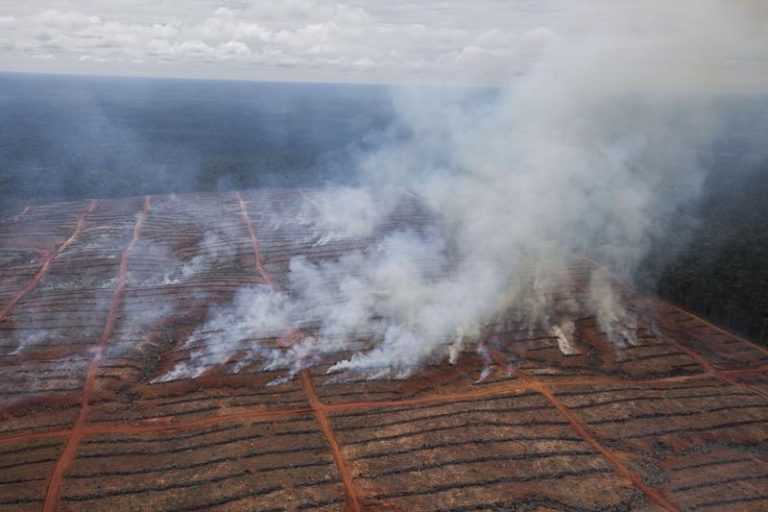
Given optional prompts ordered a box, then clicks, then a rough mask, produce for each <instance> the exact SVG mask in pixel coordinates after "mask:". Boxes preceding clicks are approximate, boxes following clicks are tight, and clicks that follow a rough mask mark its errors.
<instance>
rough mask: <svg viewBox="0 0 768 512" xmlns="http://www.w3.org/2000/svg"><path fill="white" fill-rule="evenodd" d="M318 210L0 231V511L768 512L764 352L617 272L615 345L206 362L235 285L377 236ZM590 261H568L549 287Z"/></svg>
mask: <svg viewBox="0 0 768 512" xmlns="http://www.w3.org/2000/svg"><path fill="white" fill-rule="evenodd" d="M312 205H313V191H312V190H298V189H296V190H254V191H246V192H241V193H226V194H225V193H222V194H195V195H182V196H158V197H146V198H134V199H120V200H104V201H102V200H97V201H79V202H73V203H62V204H54V205H47V206H32V207H29V208H26V209H25V210H24V211H22V212H20V213H19V214H18V215H16V216H14V217H12V218H9V219H6V220H4V221H1V222H0V509H1V510H4V511H5V510H8V511H12V512H15V511H32V510H35V511H37V510H43V511H49V512H52V511H55V510H60V511H92V510H109V511H116V512H120V511H175V512H182V511H190V512H191V511H203V510H222V511H278V510H284V511H300V510H327V511H332V510H337V511H341V510H350V511H361V510H369V511H378V510H384V511H403V512H408V511H435V512H437V511H453V512H459V511H488V512H490V511H568V512H586V511H660V510H666V511H688V510H690V511H699V510H702V511H707V510H712V511H723V510H724V511H734V512H735V511H763V510H768V372H767V370H768V352H767V351H766V350H765V349H764V348H761V347H758V346H756V345H753V344H751V343H750V342H748V341H747V340H744V339H741V338H739V337H737V336H734V335H732V334H729V333H727V332H725V331H722V330H720V329H719V328H717V327H716V326H713V325H711V324H709V323H707V322H705V321H704V320H702V319H700V318H697V317H695V316H693V315H691V314H689V313H687V312H685V311H682V310H680V309H678V308H676V307H674V306H671V305H669V304H666V303H663V302H661V301H658V300H655V299H653V298H648V297H643V296H640V295H639V294H637V293H636V292H635V291H633V290H631V289H629V288H627V287H626V286H624V285H623V284H621V283H620V282H618V281H617V280H613V281H611V282H612V286H613V287H614V288H615V290H616V293H619V294H621V295H622V297H623V299H624V300H625V301H626V302H627V303H629V304H630V307H631V309H632V310H633V312H634V313H636V315H637V317H638V318H641V319H643V325H641V328H640V329H639V337H638V340H637V343H635V344H629V345H627V346H623V347H617V346H616V345H615V344H612V343H611V342H609V341H608V339H607V336H606V334H605V333H604V332H602V331H601V329H600V327H599V325H598V323H597V321H596V319H595V318H594V317H590V316H583V317H579V318H578V319H577V320H576V322H575V336H574V340H573V343H572V344H570V345H568V346H567V347H563V346H562V343H561V341H562V340H559V339H558V338H557V337H554V336H552V334H551V333H547V332H545V331H541V332H537V331H536V330H535V329H534V330H528V331H527V332H526V334H525V335H521V334H520V333H521V330H520V329H517V328H516V326H515V325H514V322H513V321H506V320H504V319H501V320H499V322H498V323H496V324H494V325H490V326H488V328H487V330H486V331H487V332H486V333H485V335H487V337H488V339H492V340H493V343H489V345H488V347H489V349H488V350H487V351H486V353H484V354H480V353H475V352H472V353H469V352H468V353H465V354H463V356H462V357H461V358H459V360H458V363H457V364H455V365H452V364H449V363H448V362H445V363H434V364H431V365H427V366H426V367H424V368H421V369H419V370H418V371H417V372H415V373H414V374H413V376H411V377H410V378H407V379H402V380H366V379H365V378H362V377H361V378H359V379H353V380H350V379H347V380H340V379H339V378H338V377H337V376H334V375H329V374H328V373H327V372H326V370H327V369H328V368H329V365H330V363H331V361H325V362H321V363H319V364H317V365H316V366H314V367H312V368H309V369H304V370H301V371H300V372H298V373H297V374H295V375H289V374H288V373H286V372H285V371H282V372H281V371H276V370H269V371H265V370H262V369H261V368H262V365H263V361H260V360H259V358H258V355H253V354H250V355H249V354H248V349H249V347H248V345H244V346H242V347H236V348H235V350H228V351H224V352H217V351H215V350H214V351H211V350H210V349H209V350H208V351H207V352H206V351H205V350H204V347H203V346H202V345H201V341H200V339H201V336H202V337H203V338H204V337H205V336H207V333H205V332H203V333H202V334H200V328H201V326H203V325H204V324H205V322H206V319H208V318H210V315H211V314H212V313H214V312H215V311H217V308H221V307H222V306H225V305H227V304H230V303H231V302H232V301H233V300H234V299H235V297H236V296H237V294H238V290H240V289H241V288H242V287H243V286H258V285H267V286H269V287H272V288H274V289H280V288H281V287H282V286H283V285H284V283H285V279H286V275H287V271H288V265H289V263H290V261H291V259H292V258H293V257H295V256H304V257H306V258H307V259H309V260H310V261H314V262H319V261H323V260H326V259H327V260H332V259H335V258H337V257H339V256H340V255H342V254H344V253H345V252H348V251H351V250H355V249H360V248H365V247H367V246H368V245H369V244H371V243H375V237H376V236H377V235H374V237H372V238H371V239H351V240H350V239H345V240H334V239H329V240H328V239H324V238H323V236H324V234H323V233H319V232H316V231H314V230H313V229H311V227H308V226H311V224H310V223H308V222H307V212H311V211H312ZM422 215H424V213H423V212H421V211H420V210H419V209H418V208H417V207H415V206H413V205H411V206H409V207H407V208H405V209H403V210H402V211H400V212H399V213H398V215H396V216H393V217H391V218H390V219H388V220H387V222H385V223H384V225H383V226H382V227H381V229H382V230H386V229H391V228H392V227H396V226H399V225H401V224H403V223H408V222H411V221H413V220H414V219H417V220H418V219H419V218H420V217H421V216H422ZM595 269H597V267H596V264H594V263H592V262H590V261H587V260H581V259H579V260H574V261H573V263H572V265H571V268H570V273H569V276H570V278H569V280H568V281H567V282H565V283H563V284H562V285H561V286H560V287H558V288H557V289H553V290H552V293H553V294H554V295H556V296H557V297H559V298H562V297H578V296H579V294H583V293H584V287H585V279H587V276H588V275H589V274H590V273H591V272H593V271H594V270H595ZM600 271H601V272H602V270H600ZM289 338H290V333H283V334H278V335H276V336H274V337H272V338H264V339H254V340H251V341H252V343H254V344H255V343H261V344H269V345H270V346H276V347H282V346H283V345H284V344H286V342H287V341H289ZM246 355H249V357H246ZM192 363H194V372H193V374H190V373H189V372H187V373H184V372H182V373H178V374H177V373H174V369H175V368H179V367H185V365H187V366H188V365H191V364H192Z"/></svg>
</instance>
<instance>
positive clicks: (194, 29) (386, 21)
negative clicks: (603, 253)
mask: <svg viewBox="0 0 768 512" xmlns="http://www.w3.org/2000/svg"><path fill="white" fill-rule="evenodd" d="M702 1H703V2H704V3H705V4H706V7H707V9H710V8H712V6H715V7H717V8H721V7H722V4H723V2H724V0H721V1H717V0H702ZM733 2H736V3H743V4H744V9H743V12H741V13H739V12H736V13H735V14H734V12H731V11H737V9H726V10H728V11H729V12H725V13H723V20H724V23H723V27H724V28H723V31H722V33H720V34H713V35H711V39H712V41H717V44H718V45H719V49H718V51H717V52H713V53H712V54H711V55H707V58H709V59H714V58H721V59H722V61H723V62H726V61H728V62H729V63H730V64H728V66H730V68H729V69H730V70H731V72H732V73H733V74H734V76H736V75H739V76H745V75H752V76H754V75H755V73H754V71H752V72H751V73H746V72H743V70H741V71H740V70H734V69H733V66H734V64H733V58H732V57H733V55H732V53H734V52H736V53H738V54H739V55H738V57H739V58H741V59H749V58H752V59H753V60H756V61H757V62H758V64H759V68H760V70H759V72H758V73H757V75H758V76H760V77H765V76H766V75H768V72H766V71H765V67H766V64H765V57H764V56H763V55H762V53H763V52H762V51H761V48H764V47H765V45H764V44H763V45H761V44H760V43H761V39H760V38H761V37H762V42H763V43H764V42H765V41H766V32H765V28H764V27H763V26H762V25H760V24H759V23H752V25H754V26H745V22H743V21H742V20H743V19H751V20H755V19H758V17H759V16H760V15H762V14H765V13H764V12H763V11H764V7H762V6H761V5H760V3H759V2H757V3H756V2H755V1H754V0H733ZM693 3H695V2H693ZM693 3H692V2H680V3H679V4H678V3H676V4H675V5H674V6H670V5H669V4H668V3H666V2H662V1H661V0H649V1H648V2H643V4H642V6H638V4H637V3H636V2H630V1H629V0H624V1H617V2H609V3H606V2H603V1H601V0H585V1H583V2H567V1H565V0H541V1H538V2H535V3H531V2H528V1H526V0H510V1H508V2H502V3H499V2H492V1H491V0H485V1H484V2H483V1H480V2H476V3H473V4H472V6H471V7H468V6H467V5H466V3H463V2H458V1H457V0H442V1H440V2H437V1H425V2H419V3H418V4H414V3H412V2H409V1H406V0H391V1H390V2H386V3H383V2H373V0H345V1H343V2H326V1H320V0H259V1H244V0H229V1H217V0H197V1H196V2H187V1H184V2H182V1H181V0H151V1H150V0H138V1H136V2H131V5H130V6H128V5H124V4H122V3H120V2H111V1H108V0H39V1H36V2H33V3H14V4H13V5H12V6H11V7H8V8H7V9H6V13H5V14H4V15H3V16H1V17H0V66H3V67H5V68H6V69H23V70H50V69H54V70H56V71H65V72H66V71H74V72H83V71H85V72H102V73H112V72H114V73H126V72H129V73H130V72H136V73H153V72H156V73H171V74H176V75H182V76H183V75H189V76H200V75H203V76H205V75H214V76H226V77H233V78H251V77H253V73H254V70H255V69H258V70H260V71H262V72H267V73H268V72H274V73H276V74H278V75H280V76H283V77H285V78H292V79H302V78H307V79H314V78H317V77H316V76H307V74H306V73H307V71H306V69H307V68H306V66H311V68H312V71H311V73H315V74H317V73H320V74H321V75H322V76H323V77H329V78H332V79H341V80H345V79H359V80H370V81H401V80H406V81H419V80H423V79H429V80H432V81H446V80H460V81H472V80H481V81H500V80H505V79H506V77H507V76H508V75H509V74H510V73H511V72H516V71H521V70H525V69H526V68H527V67H528V66H529V65H530V64H531V63H532V62H534V61H535V60H536V57H537V56H538V55H539V54H540V53H541V52H543V51H546V49H547V48H548V47H549V46H550V45H551V44H553V43H554V42H556V41H557V40H558V39H559V38H565V39H567V38H568V37H572V36H574V34H575V35H577V36H579V37H583V36H584V35H585V34H587V35H588V34H590V33H592V32H599V31H600V30H606V29H613V30H625V31H627V33H628V34H631V33H633V32H642V31H644V30H646V28H647V27H648V26H653V27H660V30H662V31H663V29H664V20H665V19H667V18H668V17H670V16H672V17H674V16H690V20H691V21H690V27H691V30H690V33H684V34H662V35H663V36H664V37H680V38H688V39H690V41H691V45H693V46H695V45H696V44H699V43H700V41H699V39H700V37H699V35H698V34H697V32H696V30H697V29H696V27H697V26H698V25H697V16H705V15H706V13H704V14H702V13H700V12H693V13H688V12H686V11H685V10H684V9H683V8H682V7H679V5H685V6H688V7H690V6H691V5H693ZM744 13H746V15H745V14H744ZM763 19H764V18H763ZM617 20H618V21H617ZM657 35H658V34H657ZM708 37H709V35H708ZM697 38H698V39H697ZM710 46H712V45H710ZM640 50H642V48H640ZM640 50H639V51H640ZM729 51H730V53H729ZM32 55H38V56H39V55H51V56H53V57H56V62H55V63H50V64H49V65H46V66H47V67H41V65H35V64H34V62H33V61H32V60H31V56H32ZM81 57H85V58H84V59H81ZM96 63H98V66H96ZM134 64H136V65H137V66H138V67H132V66H134ZM169 65H170V67H168V66H169ZM723 65H725V64H723ZM56 66H58V67H56ZM67 66H69V67H67ZM157 66H160V67H157ZM162 66H165V67H162ZM753 66H754V64H753Z"/></svg>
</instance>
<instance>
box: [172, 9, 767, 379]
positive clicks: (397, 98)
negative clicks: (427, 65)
mask: <svg viewBox="0 0 768 512" xmlns="http://www.w3.org/2000/svg"><path fill="white" fill-rule="evenodd" d="M704 4H706V7H704ZM590 5H591V7H592V8H593V11H590V12H588V13H586V14H589V15H591V16H595V17H596V19H597V20H599V23H596V26H587V27H580V28H579V27H577V28H575V29H572V30H571V31H567V32H565V33H562V34H556V35H554V36H552V37H550V38H548V43H547V44H546V45H545V46H544V47H543V48H542V49H541V53H540V54H539V55H537V57H536V58H535V59H534V60H533V61H532V63H531V65H530V66H529V67H528V69H527V70H526V71H525V73H524V74H523V75H522V76H516V77H514V78H513V79H511V81H510V83H509V84H508V85H507V86H506V87H505V88H504V89H503V91H501V92H499V93H497V92H493V91H485V92H483V91H481V92H477V91H464V92H463V91H457V90H452V91H449V92H446V91H440V90H438V89H430V90H426V91H425V90H423V89H420V90H406V91H403V90H398V91H396V92H393V97H394V104H395V106H396V108H397V112H398V114H399V123H400V124H399V126H398V130H397V131H396V133H397V136H396V137H393V138H392V141H391V142H390V143H389V144H386V145H384V147H383V149H381V150H379V151H376V152H374V153H372V154H369V155H367V157H366V158H365V159H364V160H363V161H362V162H361V164H360V172H361V182H362V183H363V185H362V186H361V187H360V188H358V189H352V190H350V189H344V190H338V189H337V190H329V191H327V192H326V193H325V194H318V193H315V194H314V195H313V196H312V197H311V198H307V199H308V204H310V205H311V208H312V210H313V213H312V214H311V215H310V216H309V217H306V216H305V217H304V218H305V219H306V218H310V219H312V220H311V224H312V227H313V229H315V230H316V231H317V232H318V233H321V235H320V236H319V238H318V240H319V241H321V243H327V242H328V241H331V240H340V239H344V238H361V237H370V236H371V235H372V234H373V233H374V232H375V230H376V228H377V226H379V225H380V224H381V223H382V222H384V221H385V219H386V218H387V216H388V215H389V214H390V213H392V211H393V209H394V207H395V205H396V204H397V201H394V200H393V197H394V195H393V191H400V192H401V193H402V191H407V194H408V197H410V198H415V199H414V201H416V202H418V204H419V205H420V206H421V207H422V208H423V209H425V210H426V211H427V212H428V214H429V219H430V220H429V221H428V222H425V223H422V225H418V226H413V227H409V228H396V229H390V230H389V231H387V232H385V233H383V234H380V235H378V236H376V237H372V238H371V240H372V243H371V244H369V245H368V247H367V248H365V249H360V250H356V251H353V252H349V253H346V254H344V255H342V256H341V257H339V258H338V259H336V260H333V261H323V262H312V261H310V260H308V259H306V258H303V257H297V258H294V259H293V260H292V261H291V263H290V270H289V273H288V276H287V280H286V283H287V284H286V285H285V288H284V289H272V288H270V287H267V286H261V287H249V288H244V289H243V290H241V291H240V293H239V294H238V296H237V297H236V299H235V301H234V303H233V304H232V305H231V306H229V307H225V308H221V309H219V310H217V311H216V312H215V313H214V314H213V315H212V316H211V318H210V320H209V322H208V323H207V324H206V325H204V326H203V327H201V328H200V329H199V330H198V332H196V333H195V334H194V335H193V336H192V337H191V338H190V340H188V341H187V344H188V345H189V346H192V347H195V348H194V351H193V356H192V358H190V360H189V361H187V362H186V363H183V364H182V365H180V366H177V367H176V368H175V369H174V370H172V372H171V373H169V374H167V375H165V376H163V377H162V379H164V380H168V379H172V378H181V377H190V376H195V375H198V374H200V373H201V372H202V371H203V370H204V369H205V368H207V367H209V366H210V365H211V364H222V363H224V362H226V361H228V360H230V359H231V358H233V357H235V356H237V357H240V358H241V359H240V360H241V361H254V362H258V363H259V364H262V365H264V366H265V367H267V368H287V369H290V370H291V371H296V370H298V369H300V368H303V367H306V366H309V365H312V364H315V363H318V362H320V361H327V360H328V359H330V360H331V361H335V362H334V363H333V364H332V365H331V367H330V371H332V372H335V371H342V372H363V373H365V374H366V375H368V376H370V377H402V376H406V375H408V374H409V373H410V372H412V371H413V370H414V369H415V368H417V367H418V366H419V365H421V364H424V363H425V362H427V361H432V360H442V359H446V358H447V359H449V360H451V361H452V362H453V361H455V360H456V359H457V358H458V357H459V355H460V354H461V353H462V351H464V350H467V349H469V348H471V347H469V346H468V345H474V346H476V348H478V347H479V348H478V349H479V351H480V352H482V351H483V350H484V347H483V345H482V343H483V342H484V337H485V336H487V335H488V326H491V325H498V324H504V323H505V322H506V323H508V324H509V325H513V326H514V329H515V330H517V331H518V332H527V333H529V334H530V333H533V332H534V331H543V332H544V333H546V335H548V336H551V337H553V338H555V339H556V340H557V344H558V346H559V347H560V349H561V350H562V351H563V352H564V353H566V354H573V353H578V352H579V347H578V344H577V343H576V341H575V339H574V336H575V324H574V321H575V320H576V319H577V318H579V317H583V316H585V315H593V316H595V317H596V319H597V324H598V326H599V328H600V329H601V330H602V331H603V332H604V333H605V334H606V335H607V337H608V339H610V340H611V341H612V342H613V343H615V344H616V345H618V346H624V345H627V344H633V343H635V341H636V331H637V329H638V325H639V321H638V319H637V318H636V317H635V315H634V314H633V313H632V312H630V311H629V310H628V309H627V308H626V306H625V304H623V301H622V299H621V296H620V294H618V293H617V292H616V290H615V289H614V288H613V286H612V285H611V283H610V281H609V280H607V278H605V276H604V274H602V273H601V272H595V273H593V274H592V276H591V278H590V281H589V283H588V284H587V286H586V288H585V290H584V297H583V298H582V299H577V298H576V297H577V296H576V295H569V294H568V293H559V292H558V291H557V289H558V288H559V287H563V286H570V284H569V278H568V266H569V261H570V260H571V259H572V258H573V257H575V256H579V255H583V254H588V255H591V256H593V257H596V258H598V259H599V260H601V261H602V262H604V263H605V264H607V265H609V266H610V267H612V268H613V269H615V270H617V271H618V272H619V273H621V274H623V275H631V274H632V272H633V271H634V270H635V269H636V267H637V266H638V264H639V262H640V261H641V259H642V258H643V256H644V255H645V254H646V252H647V250H648V249H649V246H650V243H651V239H652V236H653V234H654V230H655V229H656V227H657V225H658V222H659V219H661V218H663V217H664V216H665V215H670V214H671V213H672V212H674V211H675V208H676V207H678V206H679V205H680V204H683V203H685V202H686V201H689V200H691V199H692V198H694V197H695V196H696V194H697V193H698V189H699V185H700V182H701V179H702V172H701V170H700V158H701V155H702V153H703V150H704V149H705V148H707V146H708V145H709V144H710V143H711V141H712V139H713V137H714V134H715V133H716V130H717V128H718V119H717V116H716V111H715V110H713V109H711V108H710V101H711V100H712V99H713V98H714V97H715V96H716V95H717V94H719V93H722V92H723V87H726V86H728V87H731V86H733V85H734V83H736V82H734V81H733V80H732V79H731V78H730V77H728V76H727V73H728V71H729V70H728V67H727V66H724V65H723V60H722V59H711V60H708V58H709V53H708V52H710V51H712V50H714V49H715V48H716V49H717V55H718V56H722V55H729V52H730V53H738V52H739V51H741V48H742V46H743V45H745V44H749V42H748V41H749V40H754V41H758V40H759V38H756V39H755V38H752V39H749V38H751V37H752V36H753V33H752V32H750V33H749V34H743V35H742V37H739V30H740V29H742V28H745V29H746V28H748V27H747V24H746V23H745V22H744V18H743V17H742V14H743V12H742V11H740V9H741V8H743V7H744V6H745V5H746V4H744V5H742V4H741V3H739V2H736V4H734V5H737V6H736V7H731V5H732V4H731V3H730V2H717V1H711V2H710V1H708V2H703V3H701V2H691V1H684V2H680V3H679V5H678V3H676V4H675V7H674V8H670V9H671V11H670V12H669V13H668V12H667V11H665V10H664V9H662V8H661V3H659V2H649V3H643V5H645V6H646V9H635V8H632V7H627V6H626V4H625V5H624V8H623V10H617V9H615V8H614V7H610V6H609V7H605V8H601V9H600V10H597V9H594V5H593V4H591V3H590ZM682 6H685V7H687V8H688V9H691V12H692V13H694V14H693V15H692V16H683V15H682V14H684V12H685V11H684V9H683V8H682ZM706 8H708V9H709V11H707V12H702V9H706ZM574 9H577V10H578V9H579V8H574ZM630 11H631V12H630ZM747 12H748V11H747ZM633 13H634V14H636V16H635V17H633V18H631V20H632V26H628V19H629V18H628V16H632V15H633ZM576 14H581V15H584V14H585V13H583V12H580V13H576ZM666 14H670V15H669V16H667V15H666ZM750 26H751V25H750ZM686 56H687V58H685V57H686ZM736 85H738V83H736ZM322 233H324V234H325V236H323V235H322ZM286 333H291V334H290V335H287V334H286ZM281 339H282V340H283V342H280V341H279V340H281ZM276 340H277V341H276ZM286 340H288V341H289V343H286V342H285V341H286Z"/></svg>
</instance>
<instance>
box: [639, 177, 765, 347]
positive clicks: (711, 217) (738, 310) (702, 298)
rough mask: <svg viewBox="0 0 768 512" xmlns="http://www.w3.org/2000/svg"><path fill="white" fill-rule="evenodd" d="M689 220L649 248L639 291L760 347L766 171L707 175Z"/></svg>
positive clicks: (762, 319)
mask: <svg viewBox="0 0 768 512" xmlns="http://www.w3.org/2000/svg"><path fill="white" fill-rule="evenodd" d="M690 213H692V215H689V216H686V220H685V221H682V220H681V221H680V222H679V223H678V225H677V226H676V227H675V228H672V229H670V230H669V232H668V233H666V234H665V235H664V236H662V237H661V238H660V239H659V240H657V242H656V244H655V246H654V248H653V251H652V252H651V254H650V256H649V257H648V259H647V261H646V262H645V265H646V268H645V270H646V271H648V275H649V276H650V278H648V277H647V276H646V280H645V282H644V283H641V285H642V284H644V285H645V286H643V287H644V288H646V291H648V292H651V293H656V294H658V295H659V296H661V297H663V298H665V299H667V300H670V301H671V302H674V303H676V304H678V305H680V306H682V307H683V308H685V309H688V310H690V311H693V312H695V313H698V314H700V315H702V316H704V317H706V318H708V319H710V320H711V321H713V322H714V323H717V324H719V325H721V326H723V327H726V328H728V329H731V330H733V331H735V332H738V333H741V334H743V335H744V336H746V337H749V338H751V339H753V340H756V341H759V342H760V343H762V344H764V345H768V165H765V164H761V165H760V166H758V167H757V168H753V169H751V170H748V171H747V172H745V171H744V169H740V170H737V171H736V172H722V173H712V174H711V175H710V178H709V180H708V182H707V183H706V185H705V193H704V196H703V198H702V199H701V201H700V202H699V203H698V204H697V205H696V207H695V211H694V212H690ZM691 219H693V224H692V225H691V224H690V222H691ZM676 237H682V240H678V239H676ZM670 252H671V254H670ZM649 269H653V270H649Z"/></svg>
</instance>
